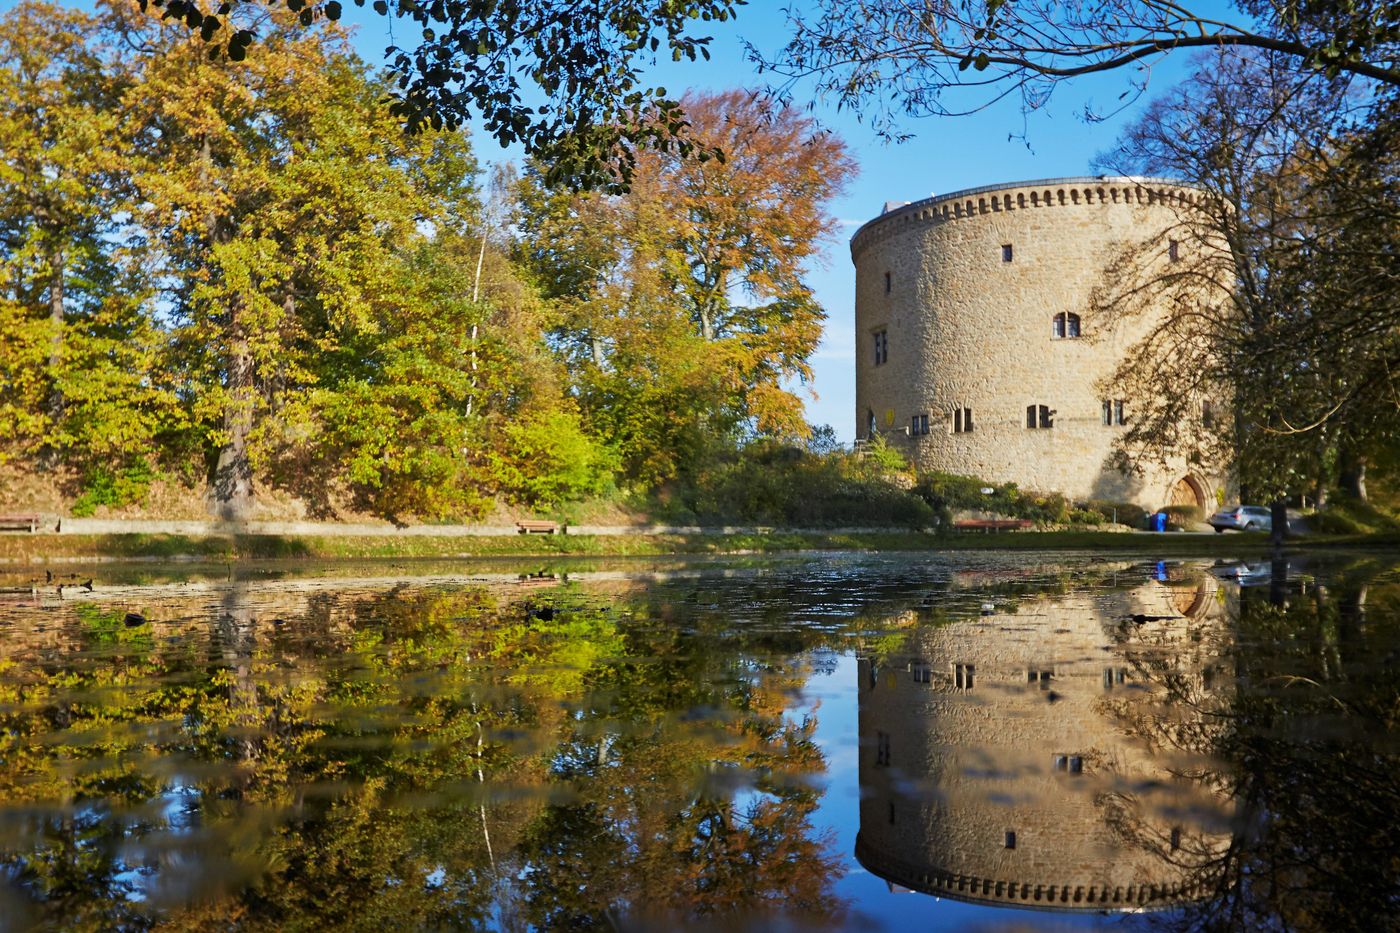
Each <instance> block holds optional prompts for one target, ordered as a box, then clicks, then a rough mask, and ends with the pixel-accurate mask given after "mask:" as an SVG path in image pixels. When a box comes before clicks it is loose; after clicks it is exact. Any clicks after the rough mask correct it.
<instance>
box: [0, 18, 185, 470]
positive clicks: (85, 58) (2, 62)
mask: <svg viewBox="0 0 1400 933" xmlns="http://www.w3.org/2000/svg"><path fill="white" fill-rule="evenodd" d="M98 31H99V23H98V22H97V21H96V20H95V19H94V18H93V17H92V16H90V15H88V14H85V13H80V12H77V11H71V10H65V9H62V8H58V7H54V6H50V5H48V4H43V3H24V4H21V5H19V6H17V7H16V8H15V9H14V10H12V11H11V12H10V13H9V14H8V15H7V16H6V17H5V18H4V20H3V22H0V153H3V155H0V318H3V320H0V346H3V348H4V352H3V353H0V385H3V386H4V391H3V392H0V396H2V397H3V400H0V412H3V414H0V419H3V424H4V427H5V428H6V430H5V432H4V433H5V435H6V436H7V438H8V440H9V445H8V446H9V448H10V449H9V450H8V451H6V453H8V454H10V455H18V456H29V455H33V454H36V453H40V454H43V455H44V457H45V459H46V461H47V462H48V463H49V464H50V465H54V464H57V463H59V462H63V463H68V464H71V465H74V466H76V467H78V468H79V469H98V468H103V467H105V468H120V467H123V466H126V465H130V464H132V463H146V462H147V461H148V460H149V459H150V451H149V449H148V447H149V445H150V443H151V441H152V438H153V436H154V435H155V434H156V433H157V432H158V431H160V430H161V428H162V426H163V425H166V424H168V423H169V422H170V420H171V417H172V412H171V408H172V402H173V398H172V397H171V395H170V394H169V392H168V391H167V389H168V382H165V381H163V380H162V379H161V378H160V377H159V375H158V374H157V373H156V372H154V370H158V368H159V367H158V366H157V365H156V362H155V358H156V356H157V355H158V351H159V345H160V335H159V334H158V328H157V326H156V323H155V320H154V316H153V315H152V313H151V309H150V308H149V307H148V306H147V305H146V304H145V298H146V297H147V296H148V295H149V293H150V289H149V287H148V285H147V284H146V283H145V282H144V281H143V280H142V276H141V271H142V264H143V261H144V258H145V256H146V252H145V250H144V248H143V243H142V242H141V239H140V237H139V235H135V234H134V232H133V227H132V224H131V223H130V221H129V220H128V219H126V218H130V216H131V215H132V213H133V212H134V211H135V210H136V202H135V200H134V198H133V189H132V186H131V185H130V183H129V176H128V175H126V174H125V173H124V172H123V162H124V160H125V158H126V155H127V153H126V150H125V148H124V145H123V139H124V130H123V127H121V125H120V116H119V114H120V108H119V106H118V102H119V98H120V95H121V93H122V89H123V84H122V82H121V80H120V78H119V77H118V76H116V75H114V74H113V73H112V72H111V71H110V69H107V68H106V67H105V64H104V62H103V60H102V58H101V55H100V53H99V52H98V50H97V49H96V47H95V41H94V40H95V37H96V35H97V34H98Z"/></svg>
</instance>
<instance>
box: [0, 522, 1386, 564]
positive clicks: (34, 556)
mask: <svg viewBox="0 0 1400 933" xmlns="http://www.w3.org/2000/svg"><path fill="white" fill-rule="evenodd" d="M1268 544H1269V542H1268V537H1267V536H1266V535H1262V534H1261V535H1253V534H1250V535H1245V534H1228V535H1178V534H1164V535H1150V534H1115V533H1112V532H1100V531H1046V532H1035V531H1028V532H1014V533H1012V532H1004V533H1001V534H976V533H964V534H955V535H950V536H937V535H930V534H923V533H919V532H910V531H899V530H892V531H888V532H865V533H850V534H841V533H821V532H803V533H785V532H774V533H771V534H761V535H760V534H733V535H629V536H607V537H601V536H600V537H592V536H586V535H532V536H529V537H521V536H519V535H510V536H504V537H489V538H462V537H452V538H431V537H413V538H399V537H276V536H267V535H259V536H235V537H202V538H194V537H184V536H180V535H2V536H0V561H3V562H10V563H32V562H37V561H43V560H52V559H60V558H62V559H99V560H100V559H116V560H121V559H130V558H145V559H151V558H154V559H167V560H181V559H193V560H213V561H227V560H240V559H258V560H288V559H291V560H295V559H302V560H362V559H367V558H368V559H373V558H386V559H388V558H457V557H496V556H499V557H511V556H521V557H525V556H541V557H544V556H552V555H581V556H600V557H633V556H635V557H647V556H665V555H669V554H737V553H754V552H775V551H812V550H818V551H819V550H880V551H892V550H934V551H945V550H988V549H991V550H1092V551H1112V552H1115V553H1140V554H1153V555H1199V556H1207V557H1208V556H1216V555H1249V554H1258V553H1264V552H1266V551H1267V550H1268ZM1292 546H1293V547H1299V548H1301V547H1307V548H1308V549H1312V548H1318V547H1345V548H1375V549H1400V535H1395V534H1387V535H1352V536H1326V537H1309V538H1307V539H1297V540H1295V541H1294V542H1292Z"/></svg>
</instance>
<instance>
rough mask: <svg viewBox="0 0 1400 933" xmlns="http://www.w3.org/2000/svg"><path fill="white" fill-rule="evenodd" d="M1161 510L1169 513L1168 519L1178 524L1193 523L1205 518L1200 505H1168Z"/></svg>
mask: <svg viewBox="0 0 1400 933" xmlns="http://www.w3.org/2000/svg"><path fill="white" fill-rule="evenodd" d="M1161 511H1163V512H1166V513H1167V521H1169V522H1173V523H1175V524H1178V525H1192V524H1195V523H1197V522H1200V521H1203V520H1204V519H1205V515H1204V514H1203V513H1202V512H1201V507H1200V506H1199V505H1167V506H1163V507H1162V509H1161Z"/></svg>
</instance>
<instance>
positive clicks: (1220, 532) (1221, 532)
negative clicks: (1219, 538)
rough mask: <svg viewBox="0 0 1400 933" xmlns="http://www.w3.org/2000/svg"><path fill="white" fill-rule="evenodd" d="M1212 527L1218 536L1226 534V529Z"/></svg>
mask: <svg viewBox="0 0 1400 933" xmlns="http://www.w3.org/2000/svg"><path fill="white" fill-rule="evenodd" d="M1211 527H1212V528H1214V529H1215V533H1216V534H1218V535H1219V534H1224V533H1225V529H1224V528H1221V527H1219V526H1217V525H1212V526H1211Z"/></svg>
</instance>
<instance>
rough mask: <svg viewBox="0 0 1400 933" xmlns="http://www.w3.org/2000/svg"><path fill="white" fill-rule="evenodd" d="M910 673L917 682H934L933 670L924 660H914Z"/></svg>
mask: <svg viewBox="0 0 1400 933" xmlns="http://www.w3.org/2000/svg"><path fill="white" fill-rule="evenodd" d="M909 673H910V674H911V675H912V676H913V678H914V683H916V684H928V683H933V670H932V668H930V667H929V666H928V665H927V664H925V663H924V662H923V661H914V662H913V663H911V664H910V665H909Z"/></svg>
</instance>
